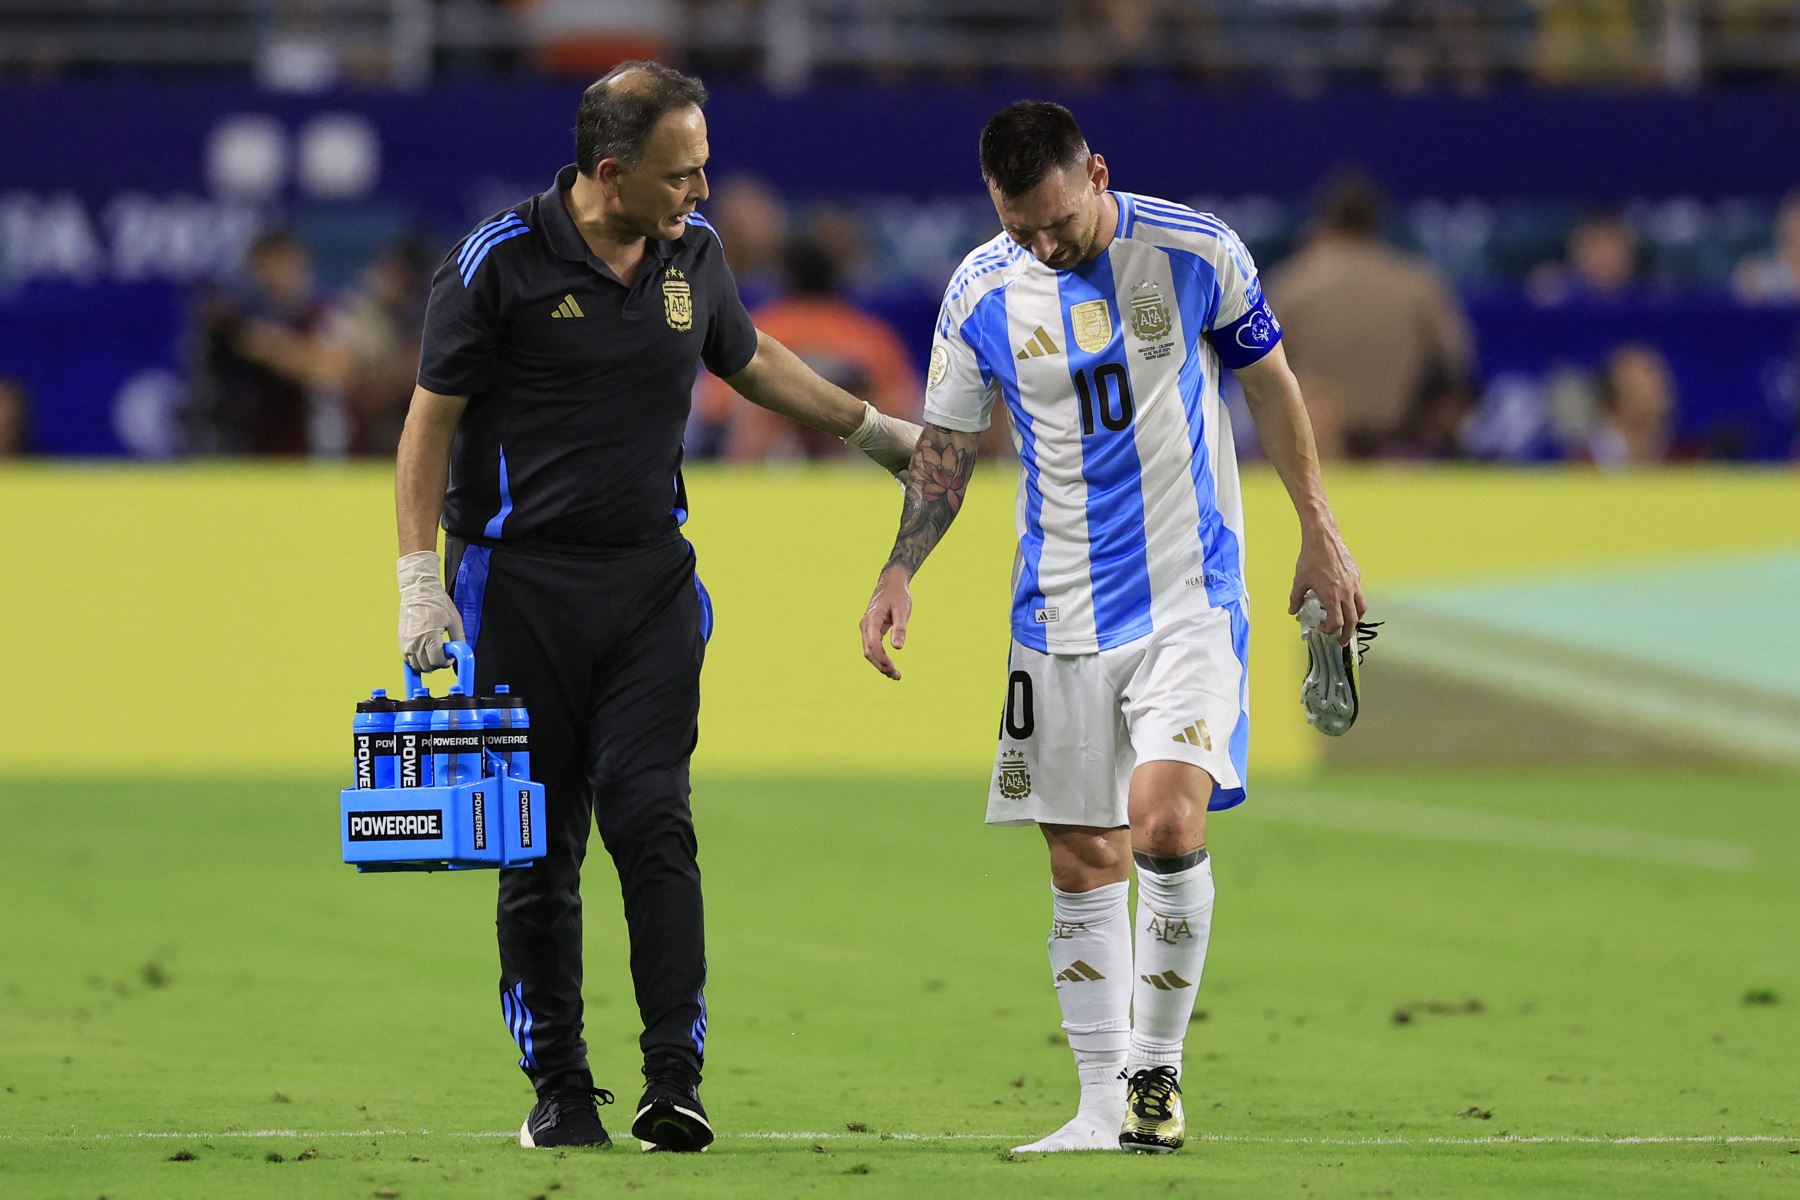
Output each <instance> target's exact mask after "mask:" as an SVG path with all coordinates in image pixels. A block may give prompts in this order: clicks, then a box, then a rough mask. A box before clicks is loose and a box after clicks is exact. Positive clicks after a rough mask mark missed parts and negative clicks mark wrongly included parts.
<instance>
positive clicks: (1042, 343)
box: [1019, 325, 1062, 359]
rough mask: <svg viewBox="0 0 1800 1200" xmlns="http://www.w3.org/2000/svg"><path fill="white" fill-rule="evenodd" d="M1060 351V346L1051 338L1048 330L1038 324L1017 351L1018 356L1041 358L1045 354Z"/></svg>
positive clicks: (1022, 357) (1058, 352)
mask: <svg viewBox="0 0 1800 1200" xmlns="http://www.w3.org/2000/svg"><path fill="white" fill-rule="evenodd" d="M1061 353H1062V347H1060V346H1058V345H1057V344H1056V342H1055V340H1054V339H1053V338H1051V336H1050V331H1049V330H1047V329H1045V328H1044V327H1043V326H1042V325H1039V326H1038V327H1037V332H1035V333H1033V334H1032V335H1031V336H1030V337H1029V338H1027V339H1026V340H1025V348H1024V349H1023V350H1021V351H1019V358H1021V359H1026V358H1043V357H1044V356H1045V355H1047V354H1061Z"/></svg>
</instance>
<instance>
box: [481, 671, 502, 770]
mask: <svg viewBox="0 0 1800 1200" xmlns="http://www.w3.org/2000/svg"><path fill="white" fill-rule="evenodd" d="M494 690H495V692H496V693H501V692H505V691H506V688H505V687H504V686H502V687H499V688H496V689H494ZM504 700H505V697H504V696H502V695H499V694H496V695H492V696H483V697H482V698H481V706H480V707H481V748H482V750H483V751H485V752H486V753H483V754H482V756H481V773H482V774H483V775H492V774H493V773H494V760H493V759H491V758H489V757H488V754H493V755H495V756H496V757H499V758H504V757H506V710H505V709H504V708H503V707H501V705H502V704H503V703H504Z"/></svg>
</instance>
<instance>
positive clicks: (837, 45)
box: [0, 0, 1800, 91]
mask: <svg viewBox="0 0 1800 1200" xmlns="http://www.w3.org/2000/svg"><path fill="white" fill-rule="evenodd" d="M0 29H3V30H4V31H5V32H6V34H7V37H6V38H5V39H3V44H0V71H8V72H12V73H14V74H17V75H21V76H26V77H30V78H34V79H39V80H43V79H54V78H61V77H66V76H68V75H70V74H79V73H82V72H85V71H91V70H93V69H96V68H105V67H111V66H116V65H119V64H127V63H128V64H130V65H132V66H134V67H138V68H150V69H156V68H165V69H176V70H179V69H186V68H191V67H193V66H195V65H197V64H204V65H207V66H214V67H230V68H235V69H241V70H244V71H247V72H251V73H254V75H255V76H256V78H258V79H259V80H260V81H261V82H263V83H264V84H265V85H267V86H271V87H280V88H287V89H293V90H308V89H323V88H329V87H334V86H338V85H340V84H344V83H362V84H367V83H396V82H398V83H403V84H406V83H417V82H419V81H420V80H421V79H424V78H428V77H430V78H441V77H443V76H445V75H446V74H454V75H465V76H466V75H472V74H489V75H491V74H504V73H517V72H524V71H529V72H544V71H549V72H564V73H572V74H576V75H584V74H593V73H595V72H596V71H597V70H600V69H604V67H605V66H606V65H608V64H609V63H611V62H616V61H619V60H621V59H624V58H642V57H652V58H664V59H670V58H678V59H680V60H682V61H683V62H685V63H686V64H688V65H689V66H691V67H693V68H694V69H696V70H698V71H700V72H702V73H715V74H734V75H739V76H750V77H755V78H757V79H759V80H760V81H761V82H763V83H764V84H766V85H768V86H771V87H776V88H782V87H788V88H792V87H800V86H804V85H806V84H808V83H812V82H817V81H820V80H827V79H831V78H834V77H851V78H855V79H858V80H861V79H865V78H868V77H869V76H870V75H871V74H872V75H873V76H874V77H876V78H878V79H880V80H882V81H884V82H897V81H905V80H913V81H920V80H922V81H926V82H951V83H954V82H958V81H966V80H968V79H971V78H975V77H978V76H979V77H987V76H991V75H992V74H993V73H994V72H995V71H997V70H998V71H1018V72H1028V73H1033V74H1036V75H1038V76H1039V77H1045V76H1051V77H1055V78H1056V79H1058V80H1059V81H1061V82H1064V83H1071V84H1079V83H1083V82H1093V81H1096V80H1104V79H1107V78H1109V77H1115V76H1118V75H1131V76H1141V75H1143V74H1145V73H1154V74H1158V75H1164V76H1167V77H1169V78H1171V79H1177V80H1185V81H1194V82H1201V83H1207V84H1218V85H1225V86H1239V85H1244V84H1255V83H1259V82H1274V83H1278V84H1281V85H1284V86H1293V87H1317V86H1326V85H1331V84H1338V83H1346V82H1349V83H1358V84H1377V85H1380V86H1383V87H1386V88H1391V89H1395V90H1401V91H1415V90H1423V89H1432V88H1449V89H1456V90H1459V91H1480V90H1484V89H1488V88H1492V87H1496V86H1506V85H1508V84H1514V83H1531V84H1541V85H1549V86H1569V85H1585V84H1592V83H1605V84H1608V85H1615V86H1627V87H1691V86H1695V85H1697V84H1702V83H1737V82H1746V81H1752V82H1761V81H1768V80H1780V79H1786V80H1790V81H1791V80H1795V79H1800V55H1796V53H1795V47H1796V44H1797V43H1800V11H1797V10H1796V6H1795V5H1794V4H1793V3H1791V2H1790V0H1041V2H1040V3H1034V4H1020V3H1017V2H1016V0H249V2H246V0H0Z"/></svg>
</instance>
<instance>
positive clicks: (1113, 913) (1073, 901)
mask: <svg viewBox="0 0 1800 1200" xmlns="http://www.w3.org/2000/svg"><path fill="white" fill-rule="evenodd" d="M1050 891H1051V894H1052V896H1053V898H1054V906H1053V910H1052V911H1053V915H1054V923H1053V924H1052V925H1051V927H1050V973H1051V975H1052V977H1053V978H1054V980H1055V983H1056V999H1057V1002H1058V1003H1059V1004H1061V1005H1062V1013H1063V1022H1062V1027H1063V1030H1064V1031H1065V1032H1066V1033H1067V1034H1068V1038H1069V1049H1070V1050H1072V1051H1074V1052H1075V1068H1076V1073H1077V1074H1078V1075H1079V1076H1080V1077H1081V1109H1082V1110H1083V1111H1088V1110H1104V1112H1105V1115H1106V1116H1108V1117H1109V1118H1110V1119H1112V1120H1117V1119H1118V1117H1119V1116H1120V1114H1121V1113H1122V1112H1123V1108H1124V1090H1123V1089H1124V1084H1123V1082H1121V1080H1120V1079H1119V1071H1120V1069H1121V1068H1123V1067H1124V1066H1125V1053H1126V1049H1127V1047H1128V1046H1129V1044H1130V1041H1131V914H1130V911H1129V909H1128V907H1127V895H1128V894H1129V891H1130V885H1129V884H1127V883H1109V884H1107V885H1106V886H1104V887H1097V888H1095V889H1094V890H1093V891H1090V892H1065V891H1062V890H1061V889H1060V888H1055V887H1052V888H1051V889H1050ZM1115 1110H1117V1111H1115Z"/></svg>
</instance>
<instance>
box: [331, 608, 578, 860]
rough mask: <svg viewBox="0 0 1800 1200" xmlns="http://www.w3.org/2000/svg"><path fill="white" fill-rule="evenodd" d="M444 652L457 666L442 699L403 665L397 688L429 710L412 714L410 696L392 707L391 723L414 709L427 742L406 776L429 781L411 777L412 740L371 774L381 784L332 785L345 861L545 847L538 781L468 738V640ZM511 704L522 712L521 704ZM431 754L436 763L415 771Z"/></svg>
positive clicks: (478, 855) (538, 853)
mask: <svg viewBox="0 0 1800 1200" xmlns="http://www.w3.org/2000/svg"><path fill="white" fill-rule="evenodd" d="M444 652H445V654H446V655H448V657H449V659H450V662H451V663H452V664H453V665H454V666H455V667H456V682H455V683H453V684H451V685H450V691H449V694H448V695H446V696H443V697H441V698H438V699H435V700H434V699H433V698H432V697H431V696H430V694H429V693H428V692H426V690H425V684H424V681H423V680H422V679H420V678H419V673H418V672H417V671H414V670H413V669H412V668H411V667H404V668H403V669H404V671H405V676H406V687H405V691H404V693H403V694H404V695H406V696H407V697H409V698H410V699H411V700H412V702H413V703H415V704H418V705H421V706H423V705H430V706H431V708H432V709H433V710H435V711H431V712H426V711H423V709H422V708H415V709H413V711H412V712H410V713H409V712H407V711H405V709H406V708H408V707H409V705H408V704H407V703H406V702H402V704H400V705H397V706H396V707H399V708H401V709H402V711H401V712H400V713H399V714H398V715H399V717H400V718H401V719H400V721H399V722H397V723H398V724H400V725H402V726H406V725H408V724H409V721H408V720H407V718H409V717H410V718H412V721H411V722H410V723H411V724H415V725H416V726H417V727H418V729H419V740H420V741H421V742H423V743H424V744H423V745H419V746H417V748H416V755H417V758H418V760H420V761H419V763H418V765H417V766H413V767H412V774H411V778H412V779H419V778H420V776H421V775H425V776H427V777H428V778H429V780H430V781H429V782H425V781H424V780H421V783H422V784H423V786H418V785H413V786H408V782H409V780H408V779H407V778H406V776H407V775H408V766H409V764H408V763H407V761H406V753H405V752H406V750H407V749H408V747H407V746H406V745H402V746H401V747H400V749H401V753H400V755H399V756H398V757H399V759H400V761H399V762H398V763H396V770H395V771H393V772H392V773H389V774H387V775H386V777H385V778H382V777H381V776H377V777H376V778H377V780H378V782H379V783H380V784H381V785H382V786H376V787H348V788H345V789H344V790H343V791H341V792H339V793H338V833H339V835H340V836H341V837H342V838H343V843H344V861H345V862H347V863H353V864H355V866H356V869H357V870H358V871H444V870H450V871H455V870H469V869H472V868H481V867H494V868H498V867H526V866H530V865H531V864H532V862H533V861H535V860H536V859H540V858H542V857H543V856H544V849H545V847H544V838H545V832H544V831H545V824H544V785H543V784H541V783H534V782H532V781H531V780H529V779H526V778H525V777H524V775H523V773H522V772H521V773H520V774H514V773H513V770H512V767H513V765H514V762H515V761H516V756H515V755H513V754H511V753H506V752H504V750H503V752H501V753H496V752H495V751H494V750H489V749H487V748H486V747H485V746H481V747H479V748H476V747H475V746H473V745H471V744H468V743H469V735H470V734H471V733H473V734H475V735H476V736H477V737H479V736H480V731H481V725H482V722H481V718H480V714H479V712H478V711H477V710H476V709H475V707H474V706H475V704H476V703H477V701H476V700H475V652H474V651H473V650H472V649H470V648H469V644H468V643H467V642H450V643H447V644H446V645H445V647H444ZM365 703H367V702H365ZM514 711H515V712H516V713H520V714H522V713H523V712H524V710H523V708H522V707H520V708H518V709H515V710H514ZM367 716H368V714H366V713H362V714H359V724H358V725H357V729H356V731H357V732H358V733H359V734H361V733H364V732H365V730H364V726H365V725H366V724H367ZM420 717H427V718H430V729H431V730H432V732H431V733H429V734H427V733H425V732H424V728H425V725H424V722H422V721H419V720H418V718H420ZM528 720H529V718H526V719H525V721H528ZM525 721H521V724H524V723H525ZM439 734H442V735H443V736H444V739H445V744H444V745H443V746H442V747H441V748H440V747H439V746H438V745H437V743H436V738H437V736H438V735H439ZM402 741H403V742H404V741H405V739H404V737H403V738H402ZM497 749H498V747H497ZM504 749H505V750H510V749H511V747H505V748H504ZM434 758H435V760H436V763H435V764H434V765H436V766H437V767H438V769H437V770H436V771H435V772H434V771H431V770H430V769H429V768H426V769H425V770H423V771H421V770H420V767H423V766H424V764H426V763H432V760H433V759H434ZM368 778H369V776H368V775H367V774H363V775H362V776H361V779H362V780H365V781H366V780H367V779H368Z"/></svg>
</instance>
